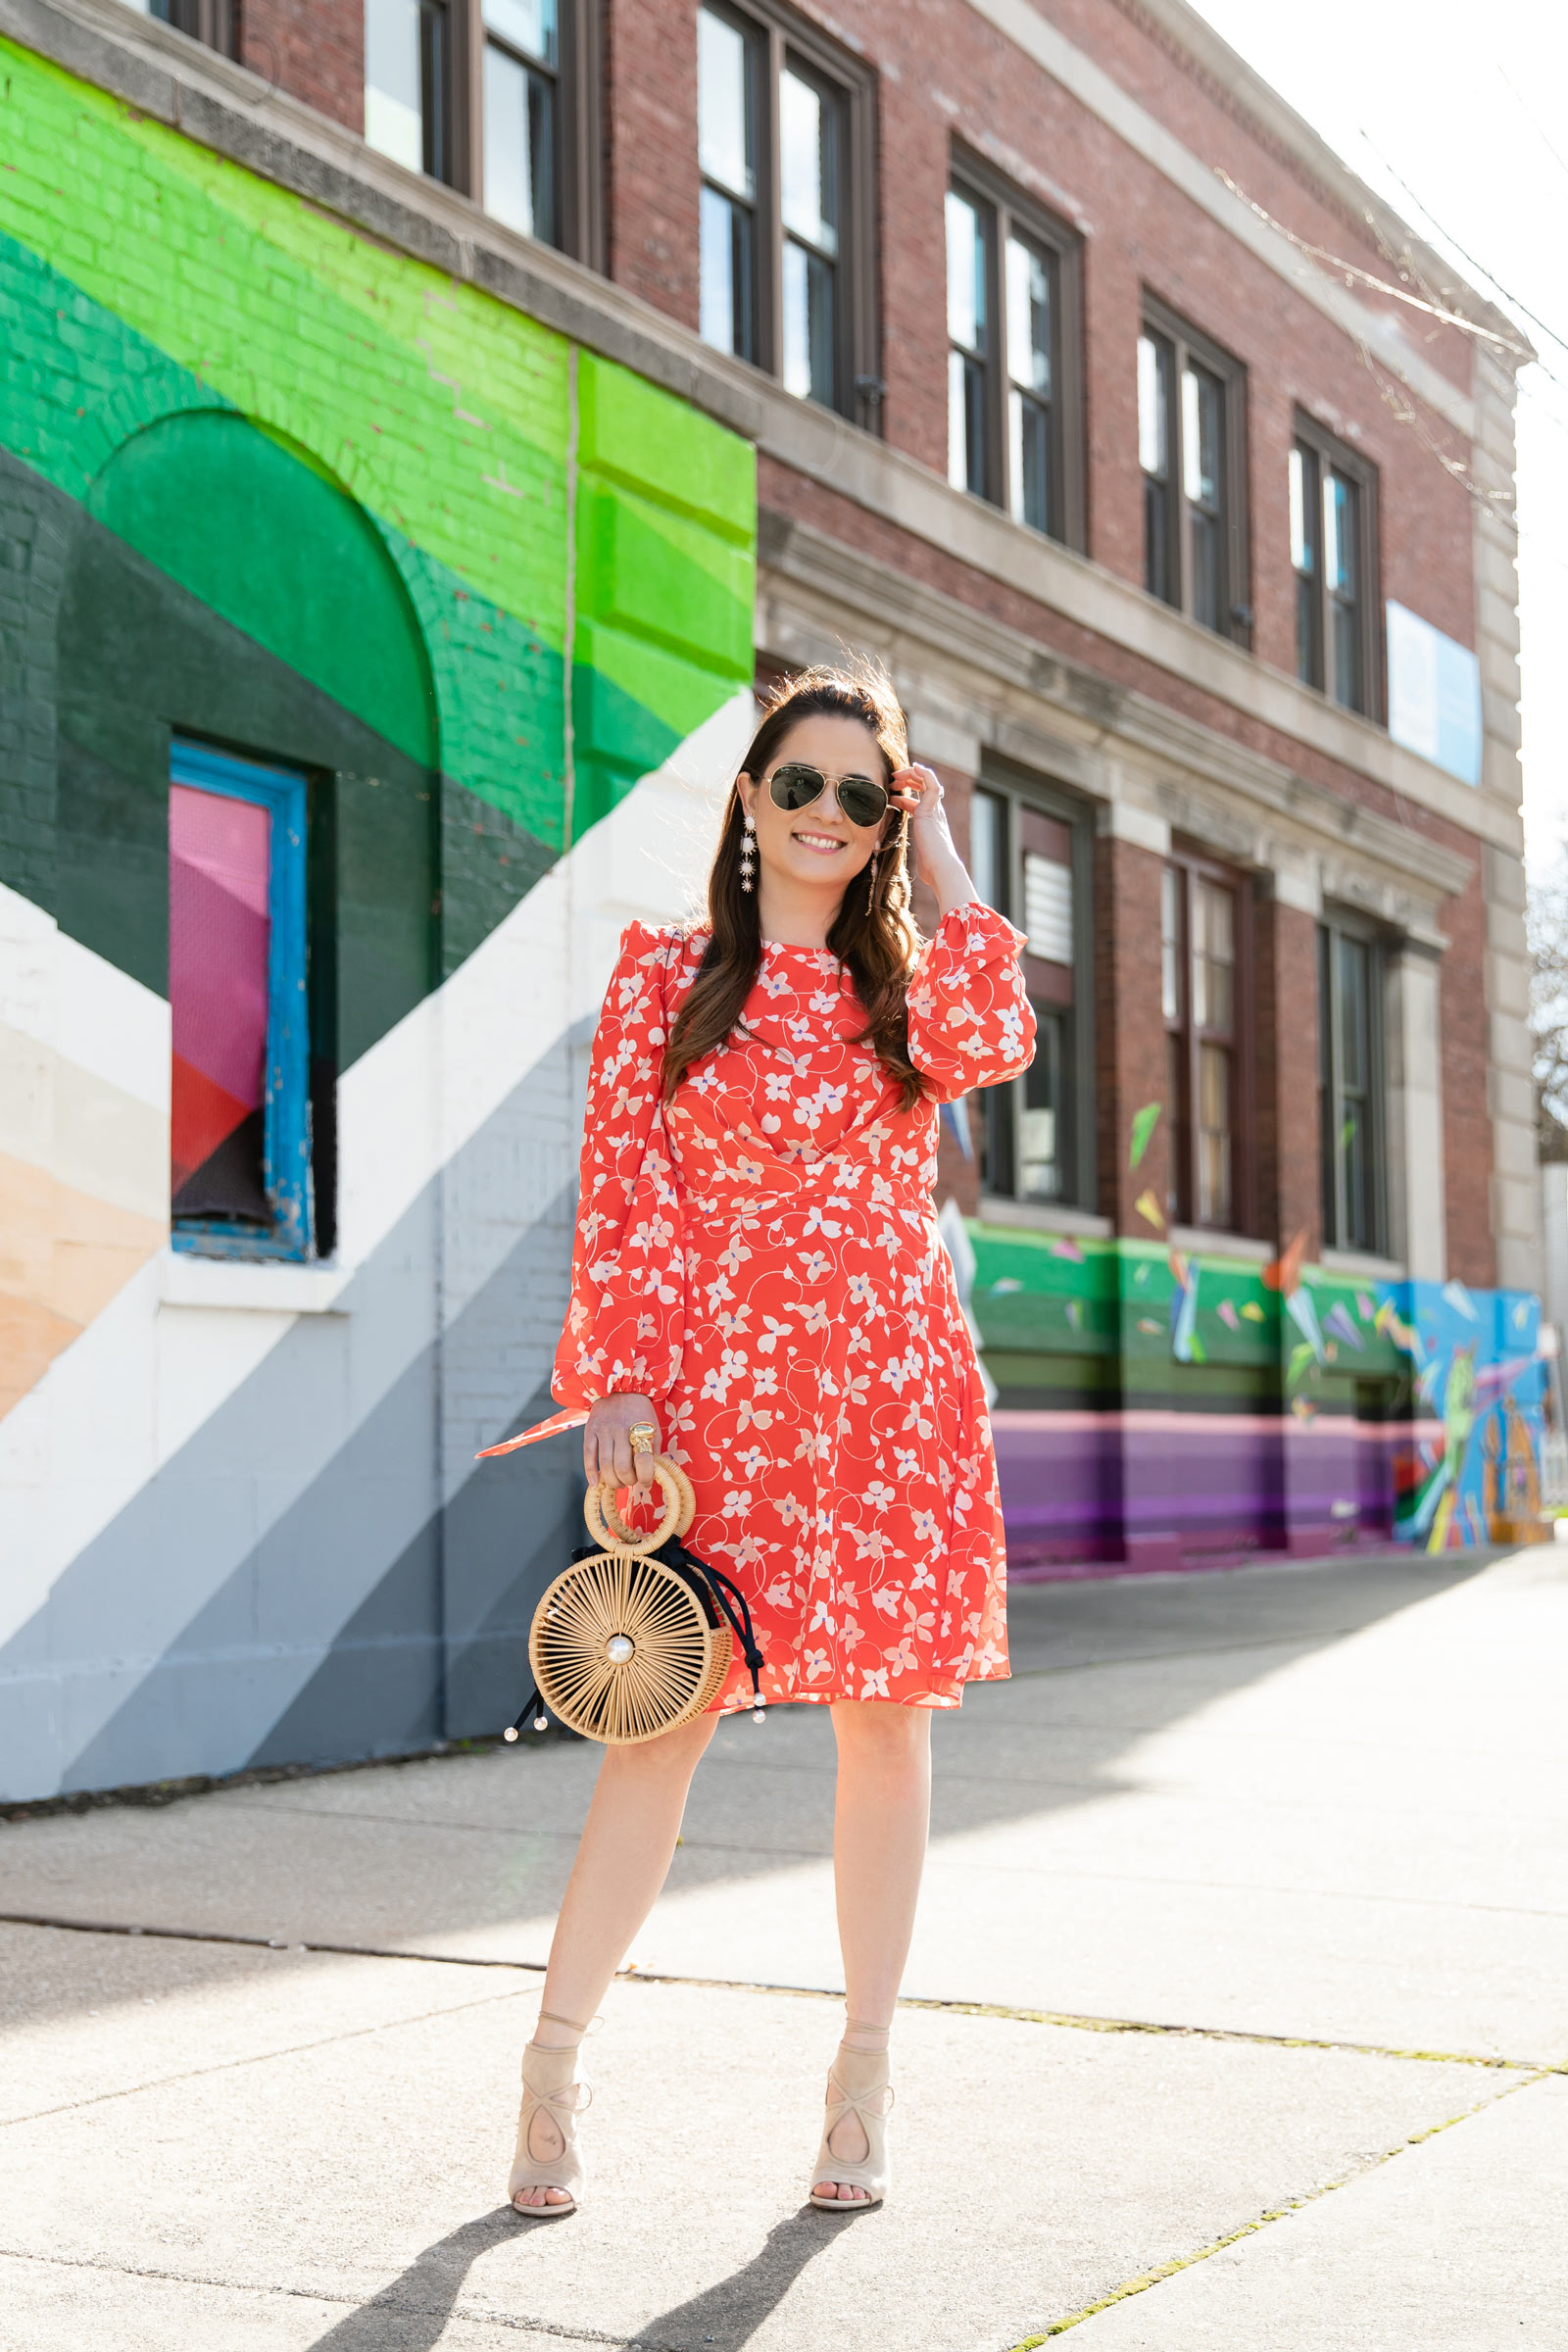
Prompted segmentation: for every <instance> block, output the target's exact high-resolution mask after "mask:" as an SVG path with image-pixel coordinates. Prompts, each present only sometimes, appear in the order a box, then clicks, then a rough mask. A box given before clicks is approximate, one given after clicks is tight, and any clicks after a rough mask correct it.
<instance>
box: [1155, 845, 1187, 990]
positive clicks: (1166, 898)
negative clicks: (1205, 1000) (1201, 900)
mask: <svg viewBox="0 0 1568 2352" xmlns="http://www.w3.org/2000/svg"><path fill="white" fill-rule="evenodd" d="M1183 895H1184V893H1183V889H1182V876H1181V873H1180V871H1179V869H1178V868H1177V867H1175V866H1174V865H1167V866H1166V868H1165V870H1164V872H1163V874H1162V875H1161V876H1160V898H1159V907H1160V998H1161V1004H1162V1006H1163V1010H1164V1015H1165V1018H1166V1020H1167V1021H1179V1020H1181V1019H1182V1018H1183V1010H1182V1008H1183V1006H1184V1005H1185V1004H1186V1002H1187V991H1186V988H1185V987H1184V985H1183V980H1182V899H1183Z"/></svg>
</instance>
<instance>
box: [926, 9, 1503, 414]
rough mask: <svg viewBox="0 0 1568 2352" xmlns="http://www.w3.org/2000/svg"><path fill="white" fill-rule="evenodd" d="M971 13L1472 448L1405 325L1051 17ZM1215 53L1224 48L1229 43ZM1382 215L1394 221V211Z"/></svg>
mask: <svg viewBox="0 0 1568 2352" xmlns="http://www.w3.org/2000/svg"><path fill="white" fill-rule="evenodd" d="M968 5H969V7H971V8H972V9H973V10H974V11H975V13H976V15H977V16H981V17H984V18H985V20H986V22H987V23H988V24H989V25H994V26H995V27H996V29H997V30H998V31H999V32H1001V33H1003V34H1004V35H1005V37H1006V39H1008V40H1009V41H1011V42H1012V43H1013V44H1014V46H1015V47H1016V48H1018V49H1020V50H1022V52H1023V54H1024V55H1025V56H1026V57H1028V58H1030V59H1032V60H1033V62H1034V63H1035V64H1036V65H1037V66H1039V67H1040V68H1041V70H1042V72H1044V73H1049V74H1050V75H1051V77H1052V79H1053V80H1054V81H1057V82H1059V83H1060V84H1061V86H1062V88H1063V89H1065V90H1067V91H1069V92H1070V93H1071V95H1072V96H1073V97H1074V98H1076V99H1077V101H1078V103H1079V104H1080V106H1083V107H1085V108H1086V109H1087V110H1088V112H1089V113H1091V114H1093V115H1095V116H1096V117H1098V119H1099V120H1100V121H1101V122H1102V123H1104V125H1105V127H1106V128H1107V129H1108V130H1110V131H1113V132H1114V133H1115V135H1116V137H1118V138H1119V139H1121V140H1122V141H1123V142H1124V143H1125V144H1126V145H1127V146H1129V147H1130V148H1132V150H1133V151H1134V153H1135V154H1137V155H1140V156H1142V157H1143V159H1144V161H1145V162H1146V163H1148V164H1151V165H1152V166H1153V168H1154V170H1155V171H1157V172H1161V173H1163V175H1164V177H1165V178H1166V179H1167V180H1169V182H1170V184H1171V185H1172V187H1175V188H1179V189H1180V191H1181V193H1182V194H1183V195H1184V196H1186V197H1187V198H1188V199H1189V200H1190V201H1191V202H1192V203H1193V204H1195V205H1197V206H1198V207H1199V208H1200V209H1201V211H1203V212H1205V213H1207V214H1208V215H1209V217H1210V218H1211V219H1212V220H1214V221H1217V222H1218V223H1219V225H1220V227H1221V228H1223V229H1224V230H1225V231H1226V232H1227V234H1228V235H1230V236H1232V237H1234V238H1235V239H1236V242H1237V243H1238V244H1239V245H1243V246H1245V247H1246V248H1247V249H1248V251H1249V252H1250V253H1252V254H1254V255H1255V256H1256V257H1257V259H1258V260H1259V261H1261V262H1264V263H1266V265H1267V266H1268V268H1269V269H1270V270H1273V271H1274V272H1275V274H1276V275H1277V276H1279V277H1281V278H1283V279H1285V281H1286V282H1287V284H1289V285H1291V286H1293V287H1294V288H1295V289H1296V291H1297V292H1298V293H1299V294H1300V296H1301V297H1302V299H1303V300H1304V301H1307V302H1309V303H1311V304H1313V305H1314V307H1315V308H1316V309H1317V310H1319V311H1321V312H1322V314H1323V316H1324V317H1325V318H1326V319H1332V320H1333V321H1334V324H1335V325H1336V326H1338V327H1340V328H1342V329H1343V330H1344V332H1345V333H1346V334H1348V335H1349V336H1350V337H1351V338H1352V340H1354V341H1355V342H1356V343H1358V344H1362V345H1364V346H1365V347H1366V349H1367V350H1368V351H1369V352H1371V353H1372V355H1373V356H1374V357H1375V358H1376V359H1377V360H1378V361H1379V362H1380V363H1381V365H1382V366H1383V367H1385V368H1388V369H1389V371H1390V372H1391V374H1394V375H1397V377H1398V378H1399V380H1400V382H1401V383H1403V384H1405V385H1406V386H1407V387H1408V388H1409V390H1410V391H1412V392H1413V393H1415V394H1416V396H1417V398H1418V399H1420V400H1423V401H1424V402H1425V403H1426V405H1427V407H1428V408H1429V409H1431V410H1433V411H1434V412H1435V413H1436V414H1437V415H1438V416H1440V417H1443V418H1444V419H1445V421H1446V423H1448V424H1451V425H1452V426H1453V428H1454V430H1455V431H1456V432H1459V433H1462V434H1463V435H1464V436H1465V438H1466V440H1470V439H1473V437H1474V433H1475V413H1474V409H1473V406H1472V403H1471V401H1470V397H1469V395H1468V393H1466V392H1465V391H1464V390H1463V388H1462V387H1461V386H1459V385H1457V384H1455V383H1454V382H1453V381H1452V379H1451V377H1449V376H1446V375H1445V374H1444V373H1443V371H1442V369H1441V368H1435V367H1434V366H1433V365H1432V363H1431V361H1430V360H1428V359H1427V358H1426V357H1425V355H1424V354H1423V353H1422V352H1421V350H1420V349H1419V347H1418V345H1417V343H1416V341H1415V340H1414V337H1413V335H1412V334H1410V333H1407V332H1406V330H1405V327H1404V324H1403V322H1402V320H1400V319H1398V318H1397V317H1396V316H1394V315H1392V314H1391V313H1389V312H1387V311H1383V310H1378V309H1375V308H1374V307H1373V306H1372V305H1371V304H1370V303H1367V302H1365V301H1363V300H1362V298H1361V297H1360V296H1359V295H1358V294H1356V293H1354V292H1352V290H1351V289H1350V288H1349V287H1348V286H1347V285H1345V284H1343V283H1342V282H1341V281H1340V280H1339V279H1338V278H1334V277H1331V276H1330V275H1329V274H1328V273H1327V272H1326V271H1325V270H1323V269H1321V268H1320V267H1319V266H1318V264H1317V263H1316V262H1314V261H1313V260H1312V259H1311V258H1310V257H1309V256H1308V255H1307V254H1305V253H1303V252H1301V251H1300V250H1299V247H1297V246H1296V245H1294V244H1293V243H1292V242H1291V240H1290V238H1289V237H1287V236H1285V235H1283V234H1282V233H1281V231H1280V230H1279V229H1278V228H1275V227H1272V226H1271V225H1270V223H1269V222H1268V221H1265V220H1263V219H1261V218H1260V217H1259V216H1258V214H1256V213H1254V212H1253V210H1252V208H1251V206H1250V204H1249V203H1248V202H1246V201H1245V199H1244V198H1243V197H1241V196H1238V195H1236V194H1234V193H1233V192H1232V190H1231V189H1230V188H1228V187H1227V186H1226V184H1225V182H1224V181H1223V180H1222V179H1221V178H1220V177H1219V175H1218V173H1217V172H1215V171H1214V170H1213V168H1212V167H1211V166H1210V165H1208V164H1205V163H1204V162H1203V160H1202V158H1201V156H1199V155H1195V154H1194V152H1193V150H1192V149H1191V148H1190V147H1188V146H1185V145H1184V144H1183V142H1182V141H1181V140H1180V139H1179V138H1178V137H1177V136H1176V134H1175V132H1174V131H1171V130H1168V129H1167V128H1166V127H1165V125H1164V123H1161V122H1159V121H1158V119H1157V118H1156V117H1155V116H1153V115H1152V114H1151V113H1150V112H1149V110H1148V108H1147V107H1145V106H1143V105H1141V104H1140V103H1139V101H1138V100H1137V99H1136V98H1134V97H1133V96H1132V94H1131V93H1130V92H1129V91H1127V90H1125V89H1123V87H1122V86H1121V84H1120V82H1118V81H1116V80H1115V79H1114V78H1113V77H1112V75H1110V74H1109V73H1106V72H1105V70H1104V68H1103V66H1101V65H1099V64H1097V63H1096V61H1095V60H1094V59H1093V58H1092V57H1091V56H1090V55H1089V54H1088V52H1087V51H1086V50H1083V49H1080V48H1079V47H1078V46H1077V45H1076V43H1075V42H1073V41H1071V40H1069V39H1068V37H1067V35H1066V34H1065V33H1064V32H1062V31H1061V30H1060V29H1059V28H1058V27H1057V26H1056V25H1053V24H1052V23H1051V21H1050V19H1049V18H1047V17H1044V16H1042V15H1041V13H1040V11H1039V10H1038V9H1036V8H1035V7H1033V6H1032V5H1031V0H968ZM1172 13H1174V12H1172ZM1184 45H1186V46H1188V48H1189V53H1190V54H1191V53H1192V45H1191V44H1190V43H1184ZM1216 45H1217V46H1218V47H1220V48H1223V47H1224V44H1223V43H1216ZM1225 54H1226V56H1227V57H1228V58H1229V59H1230V60H1231V62H1232V69H1233V75H1234V73H1236V72H1237V71H1240V72H1242V73H1245V72H1246V71H1247V69H1245V68H1243V67H1242V64H1241V60H1240V59H1239V58H1236V57H1235V55H1234V52H1232V51H1229V50H1227V51H1226V53H1225ZM1253 78H1254V79H1255V77H1253ZM1271 94H1272V93H1271ZM1274 105H1275V113H1276V115H1277V117H1278V118H1279V119H1280V121H1281V122H1283V120H1284V119H1285V118H1286V117H1288V116H1289V115H1290V112H1291V110H1290V109H1289V108H1288V107H1286V106H1285V104H1284V101H1283V100H1281V99H1278V98H1276V99H1275V102H1274ZM1299 129H1300V130H1301V131H1302V132H1305V133H1306V137H1307V139H1308V140H1310V141H1311V142H1312V144H1313V146H1314V147H1315V149H1316V153H1317V159H1318V160H1317V162H1316V163H1315V165H1314V167H1313V168H1314V169H1316V170H1317V171H1318V172H1319V173H1320V175H1321V173H1322V171H1323V163H1322V159H1324V158H1327V159H1328V160H1329V161H1330V162H1337V159H1336V158H1334V157H1333V156H1332V151H1331V150H1329V149H1328V148H1326V147H1325V146H1324V145H1323V142H1322V141H1321V140H1317V139H1316V138H1315V134H1313V133H1310V132H1306V125H1305V124H1304V123H1302V124H1300V125H1299ZM1303 160H1304V158H1303ZM1337 176H1338V180H1339V183H1340V186H1341V188H1342V190H1344V191H1348V190H1354V191H1356V192H1357V193H1358V196H1359V199H1360V201H1359V203H1356V204H1355V205H1354V206H1353V209H1355V210H1358V211H1364V210H1365V209H1367V207H1369V206H1370V205H1372V204H1373V203H1374V201H1375V200H1374V199H1373V197H1372V194H1371V191H1370V190H1369V189H1366V188H1364V187H1362V184H1361V182H1360V181H1359V180H1357V179H1356V177H1355V175H1354V173H1353V172H1350V171H1349V170H1348V168H1347V167H1346V166H1345V165H1343V164H1340V165H1339V166H1338V175H1337ZM1349 201H1350V198H1349V196H1348V194H1345V193H1342V196H1341V202H1342V203H1344V202H1349ZM1382 210H1383V211H1384V212H1387V207H1383V208H1382ZM1390 217H1391V218H1392V216H1390ZM1401 226H1402V224H1401ZM1402 233H1403V241H1404V242H1405V243H1407V244H1411V245H1413V244H1414V240H1413V239H1412V238H1411V236H1410V232H1409V231H1408V229H1404V230H1403V232H1402ZM1432 259H1433V263H1434V267H1435V268H1438V269H1440V270H1441V274H1442V275H1443V277H1444V278H1445V280H1446V281H1451V280H1452V277H1453V272H1452V270H1448V269H1447V268H1446V267H1445V266H1442V265H1439V264H1438V263H1437V260H1436V256H1433V257H1432ZM1482 307H1483V306H1482V304H1481V301H1480V297H1479V296H1477V295H1475V294H1473V293H1472V294H1470V296H1469V300H1468V301H1467V302H1466V303H1465V305H1464V309H1465V312H1466V313H1471V312H1476V311H1479V310H1481V309H1482ZM1494 331H1500V332H1504V333H1506V334H1507V335H1508V336H1509V337H1510V338H1511V339H1512V340H1514V341H1517V340H1518V335H1517V329H1516V328H1515V327H1514V326H1513V324H1512V321H1511V320H1503V321H1501V322H1500V324H1499V326H1498V327H1496V328H1495V329H1494Z"/></svg>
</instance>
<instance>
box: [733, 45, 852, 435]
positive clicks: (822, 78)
mask: <svg viewBox="0 0 1568 2352" xmlns="http://www.w3.org/2000/svg"><path fill="white" fill-rule="evenodd" d="M870 139H871V85H870V81H869V79H868V77H867V75H866V74H865V73H864V70H863V69H862V68H860V67H858V65H857V64H856V63H855V62H854V61H852V60H848V59H844V58H840V57H839V56H838V54H837V52H835V51H832V50H830V49H829V48H828V47H827V45H826V44H825V43H824V42H822V41H821V40H819V39H818V37H817V36H816V35H814V34H812V33H811V32H809V30H808V28H807V27H805V26H804V25H797V24H796V23H795V21H794V20H793V19H791V20H790V21H789V23H788V25H786V24H785V22H784V20H783V19H782V17H778V18H775V17H774V16H773V15H772V13H771V12H770V11H768V10H766V9H764V8H763V7H762V6H760V5H758V6H755V7H753V6H746V7H740V6H736V7H728V6H725V7H716V6H715V7H708V6H705V7H703V8H700V9H699V10H698V15H697V144H698V160H699V163H700V166H701V171H702V199H701V204H702V213H701V259H700V288H699V295H700V324H701V329H702V334H703V339H704V341H705V342H707V343H711V344H712V345H713V346H714V348H715V349H716V350H719V351H726V352H729V353H732V354H733V356H734V357H735V358H736V359H741V360H750V361H751V362H752V363H753V365H754V366H756V367H759V368H766V369H767V371H768V373H769V374H771V375H776V376H777V377H778V378H779V380H780V381H781V382H782V383H783V385H784V388H785V390H786V391H788V392H793V393H795V394H796V395H797V396H798V397H799V398H800V399H802V400H814V401H817V402H819V403H820V405H821V406H822V407H823V408H828V409H836V410H838V411H839V413H840V414H841V415H843V416H846V417H858V418H862V419H865V420H869V421H872V422H874V421H875V416H876V409H877V404H878V402H879V400H880V397H881V385H880V383H879V382H878V381H877V379H876V377H875V375H874V373H873V371H872V361H873V344H874V334H873V329H872V313H871V311H870V307H869V306H870V301H871V244H870V223H871V218H872V192H871V182H870V177H869V174H870V169H871V158H870Z"/></svg>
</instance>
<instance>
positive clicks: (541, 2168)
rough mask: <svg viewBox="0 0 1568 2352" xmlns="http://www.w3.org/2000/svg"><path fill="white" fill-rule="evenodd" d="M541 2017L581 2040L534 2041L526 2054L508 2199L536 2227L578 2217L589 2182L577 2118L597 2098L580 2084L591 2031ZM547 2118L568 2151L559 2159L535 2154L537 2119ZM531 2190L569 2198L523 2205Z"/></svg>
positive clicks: (548, 2014) (546, 2013) (570, 2020)
mask: <svg viewBox="0 0 1568 2352" xmlns="http://www.w3.org/2000/svg"><path fill="white" fill-rule="evenodd" d="M539 2016H540V2019H541V2020H542V2021H543V2022H544V2023H546V2024H548V2025H552V2026H569V2027H570V2028H571V2030H572V2032H573V2033H574V2034H576V2036H577V2039H576V2040H575V2041H568V2042H564V2043H563V2044H561V2046H560V2047H559V2048H555V2049H551V2048H549V2047H547V2046H546V2045H545V2044H544V2043H542V2042H537V2041H530V2042H529V2043H528V2044H527V2045H526V2047H525V2048H524V2050H523V2053H522V2111H521V2113H520V2114H519V2115H518V2117H517V2148H516V2153H515V2156H514V2157H513V2159H512V2177H511V2179H510V2180H508V2182H507V2197H508V2200H509V2202H510V2203H511V2204H512V2205H513V2207H514V2209H515V2211H516V2212H518V2213H520V2214H523V2215H525V2216H526V2217H527V2219H528V2220H530V2221H532V2220H535V2219H536V2218H540V2217H542V2218H544V2219H545V2220H548V2221H555V2220H557V2219H558V2218H559V2217H560V2216H561V2215H562V2214H566V2213H575V2212H576V2210H577V2199H578V2198H579V2197H580V2196H581V2194H582V2192H583V2188H584V2186H585V2185H586V2182H587V2178H588V2176H587V2174H586V2172H585V2170H584V2168H583V2161H582V2156H581V2154H580V2152H579V2150H578V2147H577V2118H578V2116H579V2115H581V2114H582V2112H583V2110H584V2108H585V2107H586V2106H587V2105H588V2103H589V2101H590V2100H591V2098H592V2097H593V2093H592V2091H591V2090H590V2089H589V2087H588V2085H587V2083H586V2082H577V2081H576V2079H575V2078H576V2073H577V2053H578V2050H579V2049H580V2048H581V2046H582V2037H583V2035H584V2034H586V2033H587V2031H588V2028H587V2026H579V2025H578V2023H577V2021H576V2019H575V2018H574V2017H557V2016H556V2014H555V2012H554V2011H553V2010H550V2009H541V2010H540V2012H539ZM590 2022H591V2021H590ZM541 2112H543V2113H544V2114H546V2115H548V2116H549V2117H550V2119H551V2121H552V2123H554V2125H555V2127H556V2129H557V2131H559V2132H560V2133H561V2137H562V2140H563V2142H564V2145H563V2147H562V2151H561V2153H560V2155H559V2156H534V2155H531V2154H530V2153H529V2148H528V2133H529V2131H530V2130H531V2128H532V2125H533V2120H534V2117H535V2116H536V2115H538V2114H540V2113H541ZM527 2188H559V2189H563V2190H564V2192H565V2194H564V2198H563V2200H562V2202H561V2203H560V2204H544V2205H518V2204H517V2202H516V2200H517V2198H518V2196H519V2195H520V2194H521V2192H522V2191H523V2190H524V2189H527Z"/></svg>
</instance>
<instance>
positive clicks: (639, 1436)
mask: <svg viewBox="0 0 1568 2352" xmlns="http://www.w3.org/2000/svg"><path fill="white" fill-rule="evenodd" d="M626 1435H627V1436H628V1437H629V1438H630V1440H631V1449H632V1451H633V1453H652V1452H653V1450H654V1447H655V1446H656V1445H657V1443H658V1440H659V1431H658V1428H657V1427H656V1425H655V1424H654V1423H653V1422H652V1421H634V1422H633V1423H632V1425H631V1428H630V1429H629V1430H628V1431H627V1432H626Z"/></svg>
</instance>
